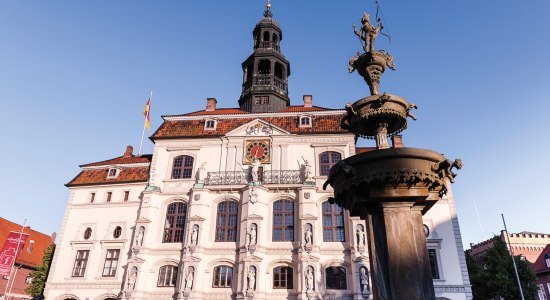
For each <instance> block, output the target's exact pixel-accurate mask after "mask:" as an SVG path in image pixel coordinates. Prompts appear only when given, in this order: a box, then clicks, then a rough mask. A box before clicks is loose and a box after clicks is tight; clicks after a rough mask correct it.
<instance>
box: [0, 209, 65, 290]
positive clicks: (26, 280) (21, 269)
mask: <svg viewBox="0 0 550 300" xmlns="http://www.w3.org/2000/svg"><path fill="white" fill-rule="evenodd" d="M21 228H22V225H21V224H17V223H13V222H11V221H8V220H6V219H4V218H0V243H1V245H0V247H2V246H3V245H4V241H5V240H6V238H7V237H8V235H9V233H10V231H17V232H21ZM23 233H26V234H29V237H28V238H27V240H26V241H25V245H24V246H23V250H22V252H21V253H19V255H18V256H17V259H16V260H15V266H14V268H13V269H12V274H11V276H10V277H8V276H3V277H2V278H1V279H0V299H2V300H3V299H8V297H9V299H11V300H23V299H31V296H30V295H28V294H27V293H26V292H25V289H26V288H27V287H28V286H29V284H30V283H31V280H32V279H31V277H30V273H31V272H32V271H33V270H34V269H35V267H36V266H38V265H40V264H41V263H42V256H43V255H44V250H46V248H48V247H49V246H50V245H52V244H53V243H54V241H55V233H53V234H52V235H51V236H48V235H46V234H43V233H41V232H38V231H36V230H32V229H31V228H30V227H29V226H26V227H25V228H24V229H23ZM6 288H7V289H6ZM6 291H11V292H9V293H7V294H6Z"/></svg>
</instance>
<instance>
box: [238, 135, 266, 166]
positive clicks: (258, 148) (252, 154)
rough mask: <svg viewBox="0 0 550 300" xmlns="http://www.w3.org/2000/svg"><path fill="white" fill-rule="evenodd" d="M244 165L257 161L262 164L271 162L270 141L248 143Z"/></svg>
mask: <svg viewBox="0 0 550 300" xmlns="http://www.w3.org/2000/svg"><path fill="white" fill-rule="evenodd" d="M244 158H245V159H244V163H246V164H250V163H252V162H254V161H255V160H256V159H257V160H259V161H260V162H261V163H266V162H269V158H270V147H269V141H267V140H265V141H248V142H246V145H245V157H244Z"/></svg>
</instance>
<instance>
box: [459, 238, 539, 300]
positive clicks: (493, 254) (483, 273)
mask: <svg viewBox="0 0 550 300" xmlns="http://www.w3.org/2000/svg"><path fill="white" fill-rule="evenodd" d="M493 240H494V243H493V247H492V248H491V249H489V250H488V251H487V252H485V254H484V255H483V257H482V263H481V264H478V263H477V262H476V261H475V260H474V259H473V257H471V256H470V254H469V253H468V252H466V263H467V265H468V274H469V275H470V282H471V284H472V292H473V294H474V299H480V300H481V299H494V298H496V297H502V298H504V299H520V296H519V295H520V292H519V288H518V284H517V280H516V275H515V272H514V266H513V264H512V259H511V255H510V253H509V252H508V249H507V247H506V244H505V243H504V242H503V241H502V240H501V239H500V237H498V236H495V237H494V238H493ZM514 260H515V262H516V266H517V268H518V274H519V279H520V281H521V287H522V289H523V295H524V297H525V299H535V297H536V296H537V291H538V287H537V285H536V281H537V276H536V275H535V272H533V270H532V269H531V266H530V263H529V262H528V261H527V260H524V259H521V256H515V257H514Z"/></svg>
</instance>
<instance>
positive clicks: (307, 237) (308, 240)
mask: <svg viewBox="0 0 550 300" xmlns="http://www.w3.org/2000/svg"><path fill="white" fill-rule="evenodd" d="M312 237H313V232H311V228H310V227H309V226H308V228H307V229H306V231H305V232H304V239H305V241H306V246H309V245H311V243H312Z"/></svg>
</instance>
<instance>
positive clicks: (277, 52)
mask: <svg viewBox="0 0 550 300" xmlns="http://www.w3.org/2000/svg"><path fill="white" fill-rule="evenodd" d="M253 36H254V52H253V53H252V54H251V55H250V56H249V57H248V58H247V59H246V60H245V61H244V62H243V63H242V68H243V87H242V93H241V97H240V99H239V107H240V108H241V109H242V110H245V111H248V112H253V113H259V112H277V111H281V110H283V109H285V108H286V107H287V106H289V104H290V99H289V98H288V76H290V63H289V62H288V61H287V60H286V58H285V57H284V55H283V54H282V53H281V47H280V44H281V40H282V39H283V33H282V31H281V28H280V27H279V23H278V22H277V21H276V20H275V19H273V13H272V12H271V4H270V3H269V2H268V4H267V8H266V10H265V12H264V17H263V18H262V19H261V20H260V22H258V24H256V27H255V28H254V31H253Z"/></svg>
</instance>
